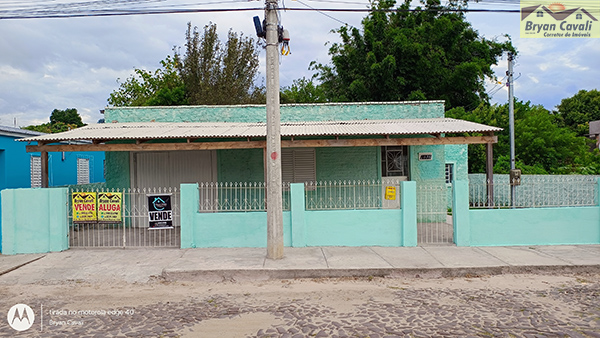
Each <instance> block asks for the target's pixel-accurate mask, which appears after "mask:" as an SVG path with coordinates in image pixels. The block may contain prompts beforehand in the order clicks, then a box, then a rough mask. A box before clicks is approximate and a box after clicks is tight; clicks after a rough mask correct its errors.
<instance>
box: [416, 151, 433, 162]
mask: <svg viewBox="0 0 600 338" xmlns="http://www.w3.org/2000/svg"><path fill="white" fill-rule="evenodd" d="M431 160H433V154H432V153H419V161H431Z"/></svg>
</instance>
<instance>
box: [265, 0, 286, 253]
mask: <svg viewBox="0 0 600 338" xmlns="http://www.w3.org/2000/svg"><path fill="white" fill-rule="evenodd" d="M265 5H266V8H265V12H266V13H265V14H266V20H265V21H266V23H265V26H266V27H265V30H266V40H267V72H266V74H267V147H266V155H267V156H266V161H265V165H266V172H267V187H266V188H267V258H269V259H281V258H283V206H282V200H281V198H282V187H281V127H280V112H279V53H278V52H279V26H278V20H277V9H278V5H277V0H265Z"/></svg>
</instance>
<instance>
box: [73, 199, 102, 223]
mask: <svg viewBox="0 0 600 338" xmlns="http://www.w3.org/2000/svg"><path fill="white" fill-rule="evenodd" d="M71 201H72V206H73V223H95V222H96V220H97V218H96V193H95V192H74V193H73V194H72V195H71Z"/></svg>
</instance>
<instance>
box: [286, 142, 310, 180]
mask: <svg viewBox="0 0 600 338" xmlns="http://www.w3.org/2000/svg"><path fill="white" fill-rule="evenodd" d="M316 177H317V175H316V166H315V149H314V148H305V149H289V148H285V149H282V151H281V178H282V181H283V182H290V183H304V182H314V181H315V180H316Z"/></svg>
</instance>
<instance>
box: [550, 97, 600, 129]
mask: <svg viewBox="0 0 600 338" xmlns="http://www.w3.org/2000/svg"><path fill="white" fill-rule="evenodd" d="M557 108H558V116H559V118H560V122H561V125H563V126H565V127H568V128H569V129H571V130H572V131H574V132H575V133H576V134H577V135H579V136H583V135H586V134H588V133H589V122H590V121H597V120H600V91H598V90H597V89H592V90H590V91H587V90H580V91H579V92H578V93H577V94H575V95H574V96H573V97H569V98H566V99H562V100H561V101H560V104H559V105H558V106H557Z"/></svg>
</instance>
